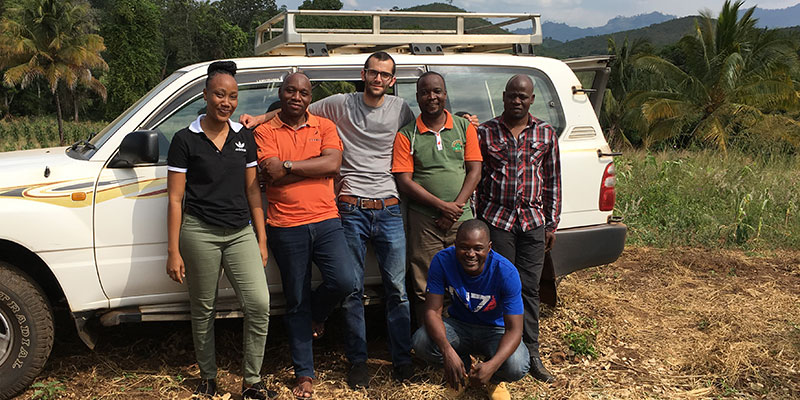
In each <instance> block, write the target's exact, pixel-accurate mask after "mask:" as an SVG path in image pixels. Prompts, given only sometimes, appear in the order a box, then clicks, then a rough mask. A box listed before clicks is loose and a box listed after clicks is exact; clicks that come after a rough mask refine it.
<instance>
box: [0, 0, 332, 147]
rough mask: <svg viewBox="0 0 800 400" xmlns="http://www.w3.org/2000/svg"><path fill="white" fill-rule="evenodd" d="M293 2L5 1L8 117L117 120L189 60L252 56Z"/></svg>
mask: <svg viewBox="0 0 800 400" xmlns="http://www.w3.org/2000/svg"><path fill="white" fill-rule="evenodd" d="M341 7H342V3H341V2H340V1H338V0H305V1H304V2H303V4H302V5H301V6H300V8H301V9H341ZM284 9H285V6H281V7H278V6H277V5H276V3H275V0H219V1H214V2H211V1H208V0H88V1H87V0H0V16H1V18H0V29H1V30H2V32H0V76H2V78H3V79H2V83H3V84H2V85H0V98H2V102H0V118H3V117H8V116H42V115H54V114H55V115H56V117H57V120H58V124H59V132H63V128H62V126H61V125H62V118H63V117H65V116H71V118H72V119H74V120H75V121H76V122H77V121H78V120H79V119H80V118H84V119H89V120H112V119H114V118H116V116H117V115H119V114H120V113H121V112H123V111H124V110H125V109H126V108H127V107H129V106H130V105H131V104H133V103H134V102H135V101H136V100H138V99H139V98H140V97H142V96H143V95H144V94H145V93H146V92H147V91H148V90H150V89H151V88H152V87H154V86H155V85H156V84H158V82H160V81H161V80H163V79H164V78H165V77H167V76H168V75H169V74H171V73H172V72H174V71H175V70H177V69H179V68H181V67H184V66H186V65H190V64H194V63H198V62H203V61H208V60H214V59H221V58H234V57H247V56H252V55H253V42H254V35H255V29H256V27H257V26H258V25H260V24H261V23H263V22H265V21H266V20H268V19H269V18H271V17H273V16H274V15H276V14H278V13H279V12H281V11H283V10H284ZM61 137H62V144H63V134H61Z"/></svg>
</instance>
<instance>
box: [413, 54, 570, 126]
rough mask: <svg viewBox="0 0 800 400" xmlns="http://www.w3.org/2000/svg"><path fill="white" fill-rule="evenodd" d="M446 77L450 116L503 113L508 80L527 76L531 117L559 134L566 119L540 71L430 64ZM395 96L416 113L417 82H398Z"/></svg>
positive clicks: (482, 118) (485, 116) (485, 117)
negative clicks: (530, 83) (530, 85)
mask: <svg viewBox="0 0 800 400" xmlns="http://www.w3.org/2000/svg"><path fill="white" fill-rule="evenodd" d="M429 69H430V70H431V71H436V72H438V73H440V74H442V76H444V78H445V83H446V85H447V103H448V104H447V108H448V110H449V111H450V112H452V113H458V112H461V111H463V112H466V113H469V114H473V115H477V116H478V118H479V119H480V121H481V122H483V121H488V120H490V119H492V118H495V117H497V116H499V115H500V114H502V113H503V91H504V90H505V86H506V82H507V81H508V79H509V78H511V77H512V76H514V75H516V74H526V75H528V76H530V77H531V79H533V82H534V91H533V92H534V95H535V96H536V97H535V100H534V102H533V104H532V105H531V108H530V113H531V114H533V116H534V117H537V118H539V119H542V120H544V121H546V122H548V123H549V124H550V125H551V126H553V127H554V128H555V129H556V131H557V132H558V133H559V134H560V133H561V132H562V131H563V130H564V126H565V125H566V123H565V118H564V111H563V109H562V108H561V103H560V102H559V100H558V95H557V94H556V91H555V87H554V86H553V83H552V82H551V81H550V79H549V78H548V77H547V76H546V75H545V74H544V73H543V72H542V71H540V70H538V69H534V68H522V67H498V66H459V65H431V66H429ZM397 86H398V88H397V89H398V95H399V96H400V97H403V98H404V99H405V100H406V101H407V102H408V105H409V106H411V109H412V110H414V112H415V113H416V112H418V110H419V106H418V105H417V98H416V81H410V80H409V81H403V82H400V81H398V83H397Z"/></svg>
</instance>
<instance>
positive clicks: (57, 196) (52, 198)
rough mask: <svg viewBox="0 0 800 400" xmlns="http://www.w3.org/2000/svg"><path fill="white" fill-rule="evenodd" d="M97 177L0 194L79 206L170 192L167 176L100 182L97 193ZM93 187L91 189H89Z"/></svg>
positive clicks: (156, 196)
mask: <svg viewBox="0 0 800 400" xmlns="http://www.w3.org/2000/svg"><path fill="white" fill-rule="evenodd" d="M93 186H94V179H90V178H84V179H76V180H71V181H61V182H53V183H43V184H38V185H32V186H16V187H7V188H0V198H7V199H18V200H33V201H38V202H42V203H47V204H52V205H55V206H61V207H70V208H80V207H88V206H90V205H92V198H95V201H97V202H98V203H102V202H104V201H108V200H112V199H116V198H119V197H124V198H126V199H131V200H135V199H155V198H159V197H166V196H167V178H166V177H164V178H153V179H147V180H141V181H137V180H116V181H105V182H100V183H99V184H98V185H97V193H96V194H95V193H94V191H93V190H91V189H92V188H93ZM87 189H90V190H87Z"/></svg>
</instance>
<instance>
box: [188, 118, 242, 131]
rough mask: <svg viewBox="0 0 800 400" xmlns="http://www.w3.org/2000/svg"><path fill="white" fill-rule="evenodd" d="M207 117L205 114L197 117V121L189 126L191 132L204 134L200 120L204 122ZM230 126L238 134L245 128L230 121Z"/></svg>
mask: <svg viewBox="0 0 800 400" xmlns="http://www.w3.org/2000/svg"><path fill="white" fill-rule="evenodd" d="M205 116H206V115H205V114H200V115H199V116H197V119H196V120H194V121H192V123H191V124H190V125H189V130H190V131H192V132H194V133H202V132H203V127H202V126H201V125H200V120H202V119H203V117H205ZM228 126H230V127H231V129H233V131H234V132H237V133H238V132H239V131H240V130H242V127H243V125H242V124H240V123H238V122H233V121H231V120H230V119H229V120H228Z"/></svg>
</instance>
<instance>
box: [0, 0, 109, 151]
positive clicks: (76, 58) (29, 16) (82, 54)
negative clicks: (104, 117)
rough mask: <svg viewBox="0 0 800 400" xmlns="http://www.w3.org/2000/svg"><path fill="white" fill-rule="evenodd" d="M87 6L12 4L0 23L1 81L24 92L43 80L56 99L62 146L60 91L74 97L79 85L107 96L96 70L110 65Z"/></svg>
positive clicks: (36, 0)
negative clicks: (67, 92)
mask: <svg viewBox="0 0 800 400" xmlns="http://www.w3.org/2000/svg"><path fill="white" fill-rule="evenodd" d="M96 28H97V27H96V23H95V20H94V15H93V12H92V9H91V7H90V6H89V3H87V2H85V1H81V0H72V1H70V0H16V1H14V2H13V3H10V4H9V7H8V9H7V10H6V12H5V14H4V15H3V17H2V19H0V68H8V69H7V70H6V71H5V73H4V74H3V82H4V83H5V84H6V85H9V86H19V87H20V88H22V89H25V88H26V87H28V86H29V85H31V84H32V83H33V82H35V81H36V80H37V79H44V80H45V81H47V84H48V86H49V88H50V91H51V92H52V93H54V94H55V96H54V99H55V101H56V109H57V113H56V114H57V118H58V126H59V137H60V138H61V143H62V144H64V132H63V128H62V112H61V110H62V107H61V102H60V96H59V93H58V92H57V91H58V89H59V88H63V89H65V90H67V91H70V92H74V91H75V89H76V88H77V86H78V85H79V84H80V85H82V86H85V87H87V88H90V89H91V90H92V91H94V92H95V93H97V94H98V95H100V96H101V97H103V98H105V97H106V88H105V86H104V85H103V84H102V83H100V81H99V80H97V78H95V76H94V74H93V71H94V70H106V69H107V68H108V65H107V64H106V62H105V61H104V60H103V57H102V56H101V54H100V53H101V52H102V51H103V50H105V45H104V44H103V38H102V37H100V35H97V34H95V33H94V32H95V31H96Z"/></svg>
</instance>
